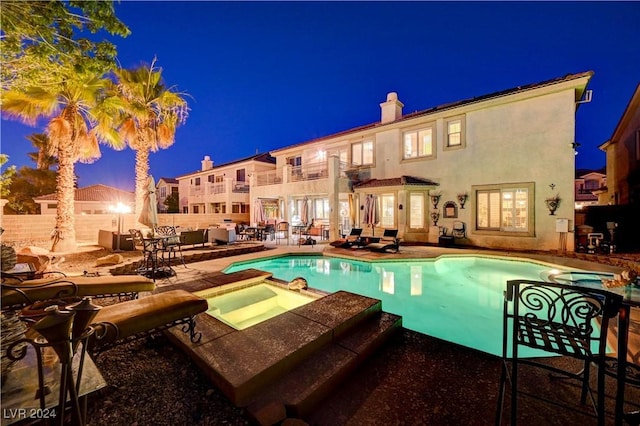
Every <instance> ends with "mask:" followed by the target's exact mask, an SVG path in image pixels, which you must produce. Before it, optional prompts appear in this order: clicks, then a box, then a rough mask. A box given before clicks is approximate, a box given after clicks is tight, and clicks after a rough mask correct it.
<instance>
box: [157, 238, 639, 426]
mask: <svg viewBox="0 0 640 426" xmlns="http://www.w3.org/2000/svg"><path fill="white" fill-rule="evenodd" d="M267 248H268V250H265V251H261V252H259V253H250V254H245V255H239V256H234V257H230V258H219V259H214V260H209V261H204V262H196V263H189V264H188V265H187V268H183V267H182V266H178V267H176V271H177V275H176V276H175V277H170V278H168V279H163V280H159V281H158V282H157V284H158V287H159V291H166V290H169V289H173V288H180V287H182V286H185V287H187V288H194V289H195V288H201V287H202V286H203V285H205V283H207V282H208V281H210V280H211V279H212V277H215V276H219V278H222V276H220V275H221V271H222V270H223V269H224V268H226V267H227V266H229V265H230V264H232V263H236V262H240V261H249V260H255V259H259V258H263V257H271V256H279V255H285V254H288V253H300V254H303V253H315V254H319V253H322V252H325V253H326V254H328V255H332V256H343V257H350V258H354V259H360V260H376V259H402V258H405V259H408V258H412V259H418V258H433V257H437V256H440V255H442V254H464V255H474V254H478V255H499V256H506V257H512V258H529V259H533V260H537V261H541V262H547V263H553V264H557V265H562V266H567V267H570V268H580V269H588V270H589V269H590V270H598V271H609V272H618V271H620V267H619V266H613V265H609V264H601V263H596V264H594V262H592V261H590V260H585V259H577V258H574V257H568V256H556V255H554V254H549V253H521V252H506V251H490V250H475V249H455V248H441V247H422V246H407V247H405V246H402V247H401V251H400V253H399V254H395V253H393V254H385V253H372V252H369V251H367V250H344V249H334V248H332V247H330V246H328V245H322V244H319V245H316V246H302V247H298V246H275V245H272V246H269V245H267ZM382 310H384V306H383V307H382ZM200 324H202V320H200V321H199V327H200ZM281 326H283V327H284V326H285V325H281ZM215 350H216V347H215V346H212V347H211V351H214V352H215ZM551 362H554V363H560V364H570V363H571V361H568V360H565V359H555V360H552V361H551ZM196 364H198V361H196ZM499 365H500V362H499V359H497V358H496V357H494V356H491V355H487V354H484V353H479V352H476V351H473V350H470V349H468V348H463V347H459V346H458V345H455V344H451V343H448V342H441V341H438V340H437V339H433V338H429V337H428V336H421V335H417V334H416V333H407V332H403V333H401V336H400V337H399V338H398V339H395V340H393V341H392V342H391V343H389V344H386V345H384V346H383V347H382V348H380V349H379V350H378V352H377V353H376V354H375V355H374V356H373V357H372V358H371V359H370V360H369V361H366V362H365V363H364V364H363V365H362V366H361V367H360V368H359V369H358V370H356V371H355V373H354V374H352V375H350V376H349V378H348V379H347V380H346V381H345V382H344V385H343V386H341V387H340V388H339V389H337V390H335V391H333V393H332V394H330V395H329V396H328V397H327V398H325V399H324V401H322V402H319V403H318V404H319V405H317V406H316V407H315V409H313V410H312V411H311V412H309V413H308V414H306V415H305V416H304V417H303V418H304V419H305V420H306V421H307V422H309V423H310V424H318V425H324V424H327V425H330V424H331V425H333V424H358V425H359V424H435V425H439V424H454V423H456V424H465V425H474V424H492V423H493V416H494V415H495V408H496V407H495V404H496V401H495V398H496V396H497V381H498V378H499V368H500V367H499ZM576 369H579V366H576ZM531 374H532V376H531V377H530V378H529V380H527V381H526V383H527V387H529V386H530V389H529V392H531V393H538V392H540V393H544V394H548V392H551V395H553V394H554V393H558V391H559V390H560V391H561V394H560V395H559V399H558V401H564V402H566V403H567V404H568V405H572V406H575V411H567V410H561V409H558V408H557V407H556V406H554V405H553V404H548V403H540V402H539V401H536V400H535V399H532V398H526V397H523V398H521V400H520V405H519V407H520V408H519V412H521V415H522V416H523V418H522V419H521V424H565V425H566V424H580V425H582V424H585V423H586V424H590V422H591V421H592V419H591V417H590V414H591V410H590V408H589V406H584V407H583V406H580V405H579V403H577V401H578V400H579V396H578V395H579V393H578V392H579V389H578V388H577V386H574V383H568V382H564V381H563V382H561V385H560V386H559V385H558V382H557V381H550V380H549V379H548V377H546V375H544V374H539V375H536V373H535V372H532V373H531ZM214 382H215V381H214ZM523 382H524V381H523ZM609 382H610V383H609V385H610V386H609V387H608V389H607V396H608V403H609V404H610V407H611V406H612V404H613V395H614V390H613V381H612V380H610V381H609ZM627 393H628V398H627V399H628V400H630V401H636V402H637V401H640V397H639V395H638V392H637V391H636V390H635V389H631V388H629V390H628V391H627ZM558 401H556V402H558ZM456 405H457V406H456ZM611 412H612V409H611V408H610V409H609V413H610V414H611ZM506 416H508V415H507V414H506V413H505V419H506ZM609 420H612V419H611V415H610V416H609V419H608V421H609Z"/></svg>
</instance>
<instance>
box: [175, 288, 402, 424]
mask: <svg viewBox="0 0 640 426" xmlns="http://www.w3.org/2000/svg"><path fill="white" fill-rule="evenodd" d="M381 311H382V303H381V302H380V300H377V299H372V298H369V297H365V296H360V295H357V294H353V293H349V292H345V291H339V292H336V293H333V294H330V295H328V296H325V297H323V298H321V299H318V300H316V301H313V302H311V303H308V304H306V305H304V306H301V307H299V308H296V309H293V310H291V311H289V312H285V313H283V314H281V315H279V316H277V317H274V318H271V319H269V320H267V321H264V322H262V323H259V324H256V325H254V326H252V327H249V328H247V329H245V330H235V329H233V328H231V327H230V326H228V325H226V324H224V323H222V322H220V321H218V320H217V319H215V318H213V317H210V316H208V315H206V314H201V315H198V317H197V319H196V323H197V326H196V328H197V330H198V331H200V332H202V340H201V341H200V342H199V343H197V344H193V343H191V342H190V341H189V339H188V337H187V336H186V335H185V334H184V333H182V332H181V331H180V330H172V331H169V332H168V334H169V335H170V337H171V338H172V340H174V341H175V342H176V343H177V344H178V345H179V346H181V347H182V349H184V350H185V352H186V353H187V354H188V355H189V356H190V357H191V358H192V359H193V360H194V362H195V363H196V364H197V365H198V366H199V367H200V368H201V370H202V371H203V372H204V373H205V374H206V375H207V377H208V378H209V379H210V380H211V381H212V382H213V383H214V384H215V385H216V386H217V387H218V388H219V389H220V390H221V391H222V392H223V393H224V394H225V395H226V396H227V397H228V398H229V399H230V400H231V401H232V402H233V403H234V404H236V405H237V406H239V407H244V406H247V405H248V404H249V403H252V402H254V401H256V400H257V398H258V395H261V394H262V393H263V392H266V390H267V389H268V388H269V387H270V386H272V385H273V384H274V383H276V382H277V381H279V380H280V379H281V378H282V377H284V376H285V375H287V374H288V373H289V372H290V371H291V370H293V369H296V368H297V367H298V366H300V365H302V364H303V363H305V362H312V361H309V360H310V359H312V358H315V357H316V356H317V357H319V358H316V359H317V360H321V359H323V358H322V357H327V358H326V362H327V363H328V366H327V367H326V368H325V370H324V371H325V373H326V374H328V376H327V377H328V378H329V379H330V380H329V381H328V384H327V385H326V386H328V385H329V384H331V382H332V381H335V380H337V379H339V378H340V377H341V376H340V374H341V373H340V372H345V373H346V372H348V371H350V369H351V368H352V367H353V366H354V365H356V364H355V363H357V362H360V361H361V360H362V359H363V358H364V357H365V355H367V354H368V351H369V348H371V350H373V348H374V347H375V344H377V339H376V338H373V337H370V338H367V337H366V336H367V335H370V336H374V335H375V333H372V332H366V331H365V330H367V328H368V327H371V329H372V330H373V329H376V328H377V329H379V330H386V329H387V328H393V327H383V326H381V325H380V324H386V323H387V321H388V320H383V319H384V318H389V317H387V316H386V315H387V314H385V315H384V316H382V314H381ZM378 317H379V318H380V319H379V320H377V321H378V322H376V321H375V320H374V321H373V323H369V321H368V320H369V319H372V320H373V319H374V318H378ZM395 318H396V320H394V321H392V323H393V324H396V323H398V324H399V323H400V322H399V321H400V319H399V318H397V317H395ZM365 324H373V325H368V326H367V327H365ZM375 324H377V325H375ZM380 334H381V337H382V336H384V335H385V333H380ZM367 340H370V342H369V343H367ZM327 348H328V349H327ZM325 349H326V351H325ZM323 352H324V353H323ZM340 353H341V354H343V355H342V356H343V357H344V369H343V368H340V369H338V370H337V371H336V372H333V373H330V374H329V372H330V371H332V368H333V367H332V368H329V366H330V365H334V364H338V365H340V364H342V363H341V362H340V361H339V360H337V359H336V358H334V357H336V356H337V357H338V358H339V355H336V354H340ZM332 354H333V355H332ZM316 362H319V363H321V362H320V361H316ZM307 370H308V371H311V368H310V367H309V368H308V369H307ZM315 370H318V371H321V370H320V369H318V368H315ZM310 380H311V379H310ZM313 381H314V382H315V383H321V381H320V379H313ZM326 386H325V385H316V387H319V388H320V389H324V387H326ZM311 394H314V395H315V394H318V395H322V394H323V392H319V393H315V392H311ZM316 398H317V397H316ZM307 400H309V401H312V400H313V398H311V399H309V398H308V399H307ZM306 404H308V403H306V402H305V403H300V404H298V405H300V406H301V407H302V408H301V409H300V412H302V411H304V407H305V406H306ZM291 407H292V412H297V411H296V410H298V409H297V408H293V407H297V403H291Z"/></svg>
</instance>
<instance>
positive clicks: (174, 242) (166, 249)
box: [156, 225, 187, 268]
mask: <svg viewBox="0 0 640 426" xmlns="http://www.w3.org/2000/svg"><path fill="white" fill-rule="evenodd" d="M156 233H157V234H158V236H160V237H166V238H164V239H163V240H162V244H161V247H162V257H163V258H164V254H165V253H166V254H167V259H168V265H169V268H171V257H173V258H174V259H175V258H176V256H177V253H180V260H181V261H182V266H184V267H185V268H186V267H187V264H186V263H185V261H184V256H183V255H182V241H181V240H180V236H179V235H178V233H177V232H176V227H175V226H168V225H164V226H158V227H157V228H156Z"/></svg>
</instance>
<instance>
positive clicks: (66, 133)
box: [47, 116, 72, 155]
mask: <svg viewBox="0 0 640 426" xmlns="http://www.w3.org/2000/svg"><path fill="white" fill-rule="evenodd" d="M71 132H72V128H71V123H69V122H68V121H67V120H65V119H64V118H63V117H61V116H60V117H56V118H54V119H53V120H51V121H50V122H49V124H48V126H47V135H49V139H50V140H51V149H52V151H50V152H51V153H52V155H55V153H57V151H58V147H57V145H58V141H61V140H63V139H68V138H70V137H71Z"/></svg>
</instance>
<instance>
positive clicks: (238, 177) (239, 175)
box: [236, 169, 245, 182]
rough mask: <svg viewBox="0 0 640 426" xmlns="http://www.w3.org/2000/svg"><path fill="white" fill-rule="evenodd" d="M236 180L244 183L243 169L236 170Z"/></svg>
mask: <svg viewBox="0 0 640 426" xmlns="http://www.w3.org/2000/svg"><path fill="white" fill-rule="evenodd" d="M236 180H237V181H238V182H244V181H245V171H244V169H238V170H236Z"/></svg>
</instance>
